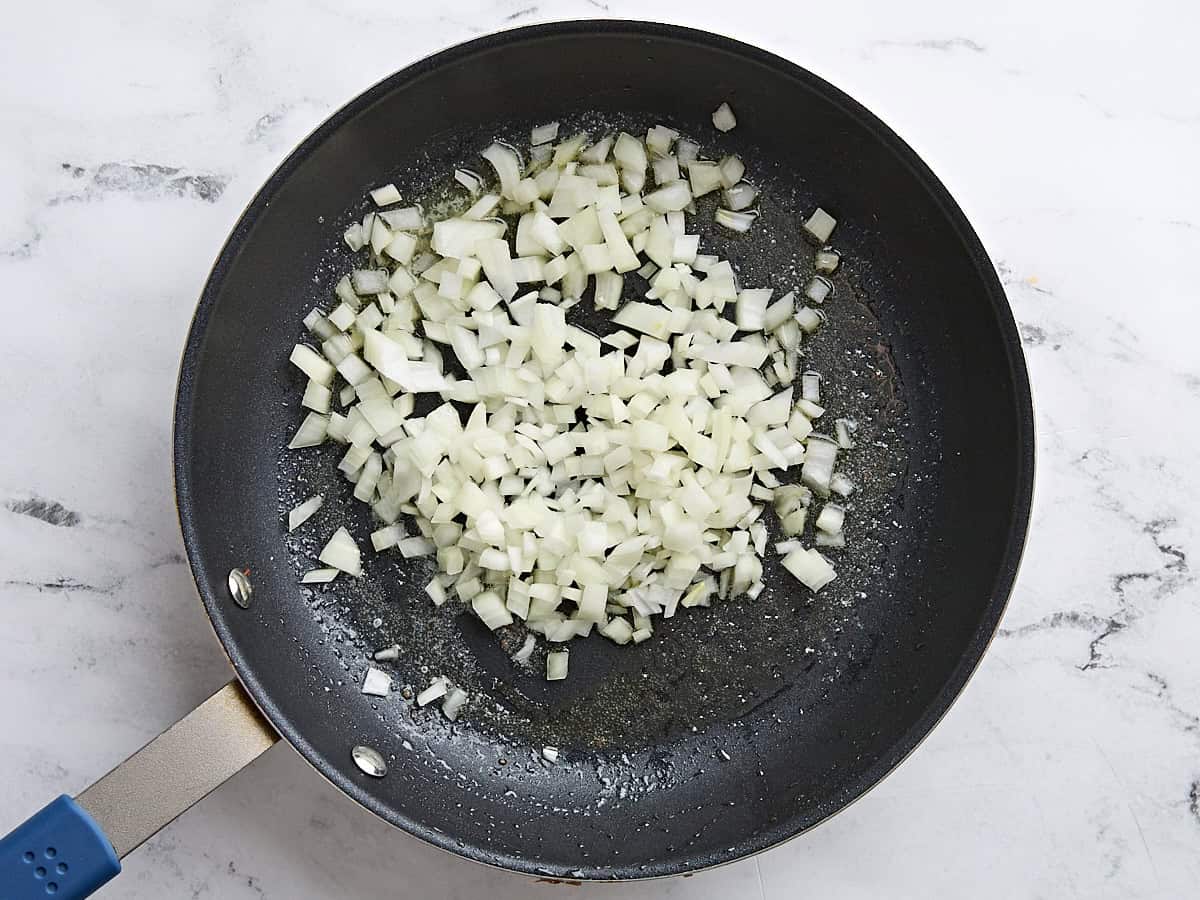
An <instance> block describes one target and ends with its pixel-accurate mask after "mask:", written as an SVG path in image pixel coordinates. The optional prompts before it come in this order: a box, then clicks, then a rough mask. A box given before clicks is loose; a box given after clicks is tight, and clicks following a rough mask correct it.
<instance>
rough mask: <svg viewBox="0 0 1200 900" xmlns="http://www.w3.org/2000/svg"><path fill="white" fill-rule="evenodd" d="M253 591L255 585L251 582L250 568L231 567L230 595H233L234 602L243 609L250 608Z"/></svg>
mask: <svg viewBox="0 0 1200 900" xmlns="http://www.w3.org/2000/svg"><path fill="white" fill-rule="evenodd" d="M252 593H254V586H253V585H251V584H250V570H249V569H230V570H229V596H231V597H233V602H234V603H236V604H237V605H238V606H240V607H241V608H242V609H249V608H250V595H251V594H252Z"/></svg>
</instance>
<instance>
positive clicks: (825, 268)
mask: <svg viewBox="0 0 1200 900" xmlns="http://www.w3.org/2000/svg"><path fill="white" fill-rule="evenodd" d="M841 262H842V256H841V254H840V253H838V252H837V251H836V250H820V251H818V252H817V255H816V257H815V259H814V263H815V265H816V269H817V271H818V272H819V273H820V274H822V275H832V274H833V273H834V272H836V271H837V267H838V266H839V265H841Z"/></svg>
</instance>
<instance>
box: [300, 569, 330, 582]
mask: <svg viewBox="0 0 1200 900" xmlns="http://www.w3.org/2000/svg"><path fill="white" fill-rule="evenodd" d="M337 576H338V570H337V569H309V570H308V571H307V572H305V573H304V575H302V576H301V578H300V582H301V584H328V583H329V582H331V581H333V579H335V578H337Z"/></svg>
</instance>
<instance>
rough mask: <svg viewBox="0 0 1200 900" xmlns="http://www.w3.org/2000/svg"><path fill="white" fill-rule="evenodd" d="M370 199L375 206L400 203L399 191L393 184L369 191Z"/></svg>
mask: <svg viewBox="0 0 1200 900" xmlns="http://www.w3.org/2000/svg"><path fill="white" fill-rule="evenodd" d="M371 199H372V200H374V201H375V205H376V206H390V205H391V204H393V203H399V202H400V191H398V190H397V189H396V186H395V185H394V184H385V185H384V186H383V187H377V188H375V190H373V191H371Z"/></svg>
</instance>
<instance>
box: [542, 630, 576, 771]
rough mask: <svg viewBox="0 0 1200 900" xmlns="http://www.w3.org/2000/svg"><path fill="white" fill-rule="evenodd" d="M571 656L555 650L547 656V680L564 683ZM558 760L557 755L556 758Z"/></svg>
mask: <svg viewBox="0 0 1200 900" xmlns="http://www.w3.org/2000/svg"><path fill="white" fill-rule="evenodd" d="M569 658H570V654H569V653H567V651H565V650H555V651H552V652H550V653H547V654H546V680H547V681H562V680H563V679H564V678H566V677H567V666H568V662H569ZM555 758H557V755H556V757H555Z"/></svg>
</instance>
